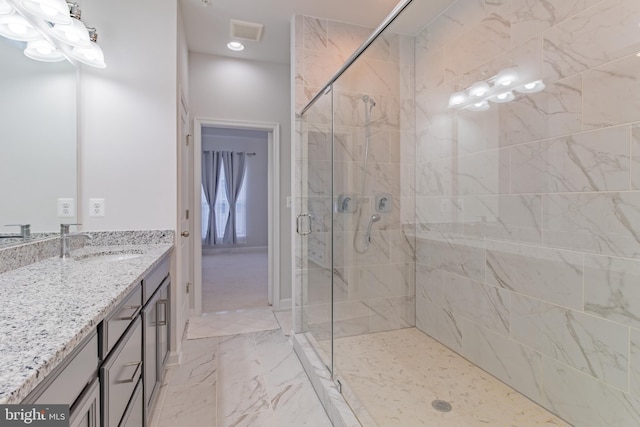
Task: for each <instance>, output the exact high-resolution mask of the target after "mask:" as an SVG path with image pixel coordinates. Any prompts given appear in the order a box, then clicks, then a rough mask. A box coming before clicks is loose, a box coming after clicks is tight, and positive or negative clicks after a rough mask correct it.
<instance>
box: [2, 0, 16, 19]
mask: <svg viewBox="0 0 640 427" xmlns="http://www.w3.org/2000/svg"><path fill="white" fill-rule="evenodd" d="M13 10H14V9H13V6H11V5H10V4H9V3H7V0H0V15H10V14H12V13H13Z"/></svg>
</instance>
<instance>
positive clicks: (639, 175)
mask: <svg viewBox="0 0 640 427" xmlns="http://www.w3.org/2000/svg"><path fill="white" fill-rule="evenodd" d="M407 12H410V9H409V10H408V11H407ZM639 23H640V2H638V1H637V0H458V1H456V2H455V3H454V4H453V5H452V6H451V7H450V8H449V9H447V10H446V11H445V12H444V13H443V14H442V15H441V16H440V17H439V18H437V19H436V20H434V21H432V22H431V23H429V25H428V26H427V27H426V28H424V30H422V31H421V32H420V33H419V34H418V35H417V36H416V53H415V64H416V65H415V69H416V71H415V83H414V84H415V92H416V97H415V100H416V104H415V111H416V119H415V120H416V122H415V125H416V155H415V159H416V160H415V177H416V181H415V191H416V201H415V208H416V223H417V228H416V232H417V239H416V242H417V243H416V313H415V314H416V326H417V327H418V328H419V329H421V330H422V331H423V332H425V333H427V334H429V335H431V336H432V337H434V338H436V339H437V340H438V341H440V342H442V343H443V344H445V345H447V346H448V347H450V348H451V349H453V350H454V351H456V352H458V353H460V354H462V355H463V356H465V357H466V358H468V359H469V360H471V361H473V362H474V363H476V364H477V365H478V366H480V367H481V368H483V369H485V370H487V371H488V372H490V373H491V374H493V375H495V376H496V377H498V378H500V379H501V380H502V381H504V382H506V383H507V384H509V385H510V386H512V387H514V388H515V389H517V390H518V391H520V392H522V393H524V394H525V395H526V396H528V397H530V398H531V399H532V400H534V401H536V402H538V403H540V404H542V405H543V406H545V407H546V408H548V409H549V410H551V411H553V412H554V413H556V414H558V415H559V416H561V417H562V418H564V419H565V420H567V421H568V422H569V423H571V424H574V425H579V426H602V425H619V426H632V425H640V303H638V301H639V300H640V291H639V290H638V289H640V288H639V287H638V283H639V280H640V192H639V191H638V190H639V189H640V160H639V159H640V154H638V153H640V130H639V129H640V27H639ZM504 68H515V69H516V70H517V72H518V74H519V77H520V78H521V79H522V80H521V82H523V83H524V82H528V81H533V80H538V79H540V80H542V81H543V82H544V84H545V86H546V87H545V89H544V90H542V91H540V92H537V93H529V94H527V93H520V92H514V94H515V99H514V100H513V101H511V102H508V103H503V104H496V103H490V106H491V107H490V109H489V110H487V111H481V112H473V111H468V110H464V109H450V108H448V99H449V96H450V95H451V94H452V93H453V92H454V91H459V90H462V89H464V88H467V87H469V86H470V85H471V84H472V83H474V82H475V81H476V80H479V79H487V78H490V77H491V76H493V75H495V74H497V72H498V71H500V70H501V69H504Z"/></svg>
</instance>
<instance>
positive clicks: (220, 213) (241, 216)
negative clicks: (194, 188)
mask: <svg viewBox="0 0 640 427" xmlns="http://www.w3.org/2000/svg"><path fill="white" fill-rule="evenodd" d="M220 168H221V170H220V181H219V182H218V196H217V198H216V203H215V207H214V209H215V212H216V235H217V238H218V241H222V238H223V237H224V227H225V225H227V218H229V201H228V200H227V190H226V185H227V184H226V180H225V171H224V164H221V165H220ZM248 175H249V170H248V169H247V171H246V172H245V175H244V180H243V181H242V187H241V188H240V194H239V195H238V199H237V200H236V235H237V237H238V242H239V243H244V242H246V240H247V177H248Z"/></svg>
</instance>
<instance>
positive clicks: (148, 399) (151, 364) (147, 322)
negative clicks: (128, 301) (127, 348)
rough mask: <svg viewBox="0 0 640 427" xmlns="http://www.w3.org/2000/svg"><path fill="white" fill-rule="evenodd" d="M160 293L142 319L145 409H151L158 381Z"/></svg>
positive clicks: (155, 296)
mask: <svg viewBox="0 0 640 427" xmlns="http://www.w3.org/2000/svg"><path fill="white" fill-rule="evenodd" d="M159 299H160V294H159V293H156V294H155V295H154V296H153V298H151V300H150V301H149V302H148V303H147V306H146V307H145V308H144V311H143V317H142V320H143V322H144V348H143V352H144V355H143V357H144V406H145V411H147V413H149V412H148V411H149V410H150V409H151V404H152V403H153V397H154V394H155V390H156V384H157V382H158V354H157V343H158V332H157V325H156V319H157V317H158V304H157V303H158V300H159Z"/></svg>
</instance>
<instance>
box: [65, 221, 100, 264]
mask: <svg viewBox="0 0 640 427" xmlns="http://www.w3.org/2000/svg"><path fill="white" fill-rule="evenodd" d="M72 225H81V224H60V258H63V259H64V258H69V257H70V256H71V242H70V240H71V238H72V237H82V238H84V239H93V236H92V235H91V234H87V233H69V227H70V226H72Z"/></svg>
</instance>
